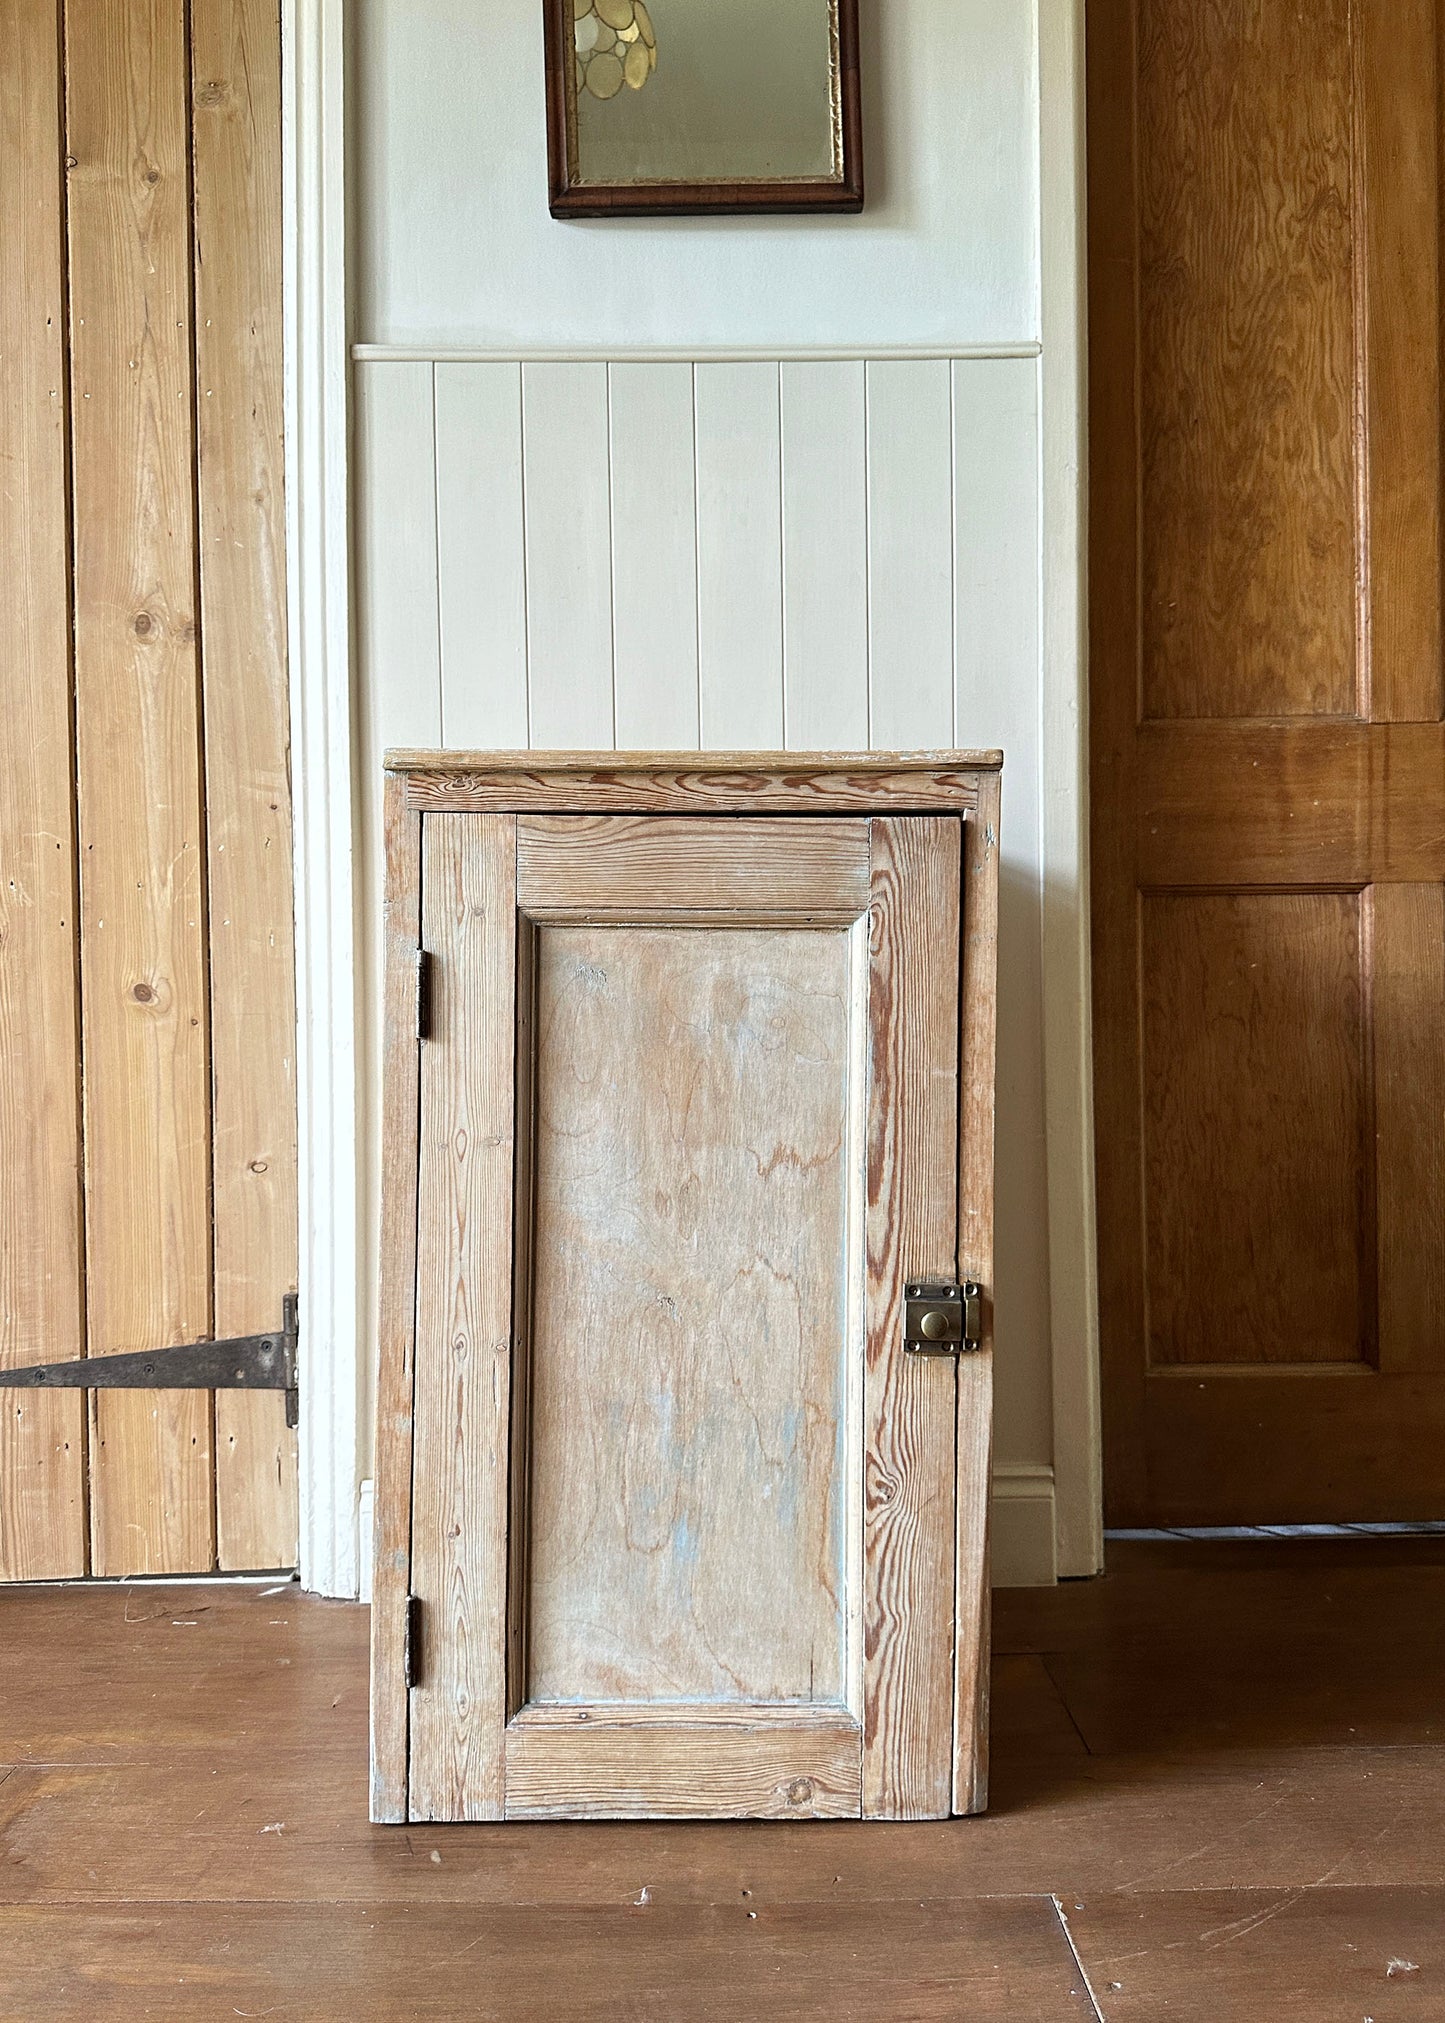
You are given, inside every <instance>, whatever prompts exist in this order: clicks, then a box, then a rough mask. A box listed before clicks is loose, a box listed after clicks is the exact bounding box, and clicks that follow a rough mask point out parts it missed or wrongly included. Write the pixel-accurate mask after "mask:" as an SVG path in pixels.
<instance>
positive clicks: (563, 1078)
mask: <svg viewBox="0 0 1445 2023" xmlns="http://www.w3.org/2000/svg"><path fill="white" fill-rule="evenodd" d="M532 959H533V961H534V963H535V965H536V968H535V975H536V984H535V991H536V999H535V1001H536V1035H537V1037H536V1049H537V1051H536V1080H537V1091H538V1093H537V1101H536V1110H535V1119H534V1126H533V1133H534V1137H533V1142H534V1148H535V1150H534V1165H533V1172H534V1177H533V1206H532V1232H531V1246H530V1247H531V1254H532V1259H533V1269H532V1306H531V1348H532V1356H531V1413H530V1418H529V1439H528V1450H529V1464H530V1470H531V1475H532V1483H533V1487H532V1497H531V1510H530V1525H529V1534H528V1540H527V1545H526V1566H527V1593H528V1598H529V1601H530V1611H529V1616H528V1622H527V1652H528V1661H527V1697H528V1700H529V1701H530V1702H532V1703H548V1702H550V1703H565V1702H569V1701H587V1700H607V1701H616V1702H629V1701H634V1702H643V1703H648V1702H651V1703H657V1702H661V1701H687V1700H697V1701H708V1700H713V1701H728V1700H736V1701H743V1702H751V1703H762V1702H769V1703H777V1704H781V1703H805V1702H809V1701H825V1702H833V1703H835V1704H841V1703H842V1700H843V1697H844V1692H845V1687H846V1679H845V1676H844V1666H845V1662H846V1636H845V1628H846V1625H845V1622H844V1618H843V1615H842V1607H843V1603H844V1601H845V1599H846V1596H847V1593H848V1587H849V1578H848V1575H849V1569H848V1565H847V1553H846V1542H847V1524H846V1511H845V1508H844V1503H843V1498H842V1490H843V1484H844V1481H845V1480H846V1474H847V1468H848V1463H849V1459H850V1454H849V1450H850V1448H851V1447H852V1445H853V1444H854V1443H855V1442H856V1439H857V1428H856V1425H855V1424H850V1420H856V1416H857V1414H856V1411H851V1410H850V1401H849V1395H848V1394H849V1389H850V1385H849V1365H850V1363H852V1362H855V1361H856V1358H855V1357H853V1356H851V1355H850V1353H849V1349H850V1310H851V1312H852V1313H853V1314H854V1315H856V1314H857V1313H858V1312H859V1311H860V1310H861V1293H862V1286H861V1265H862V1257H861V1251H860V1247H859V1245H858V1244H857V1242H856V1240H853V1241H851V1242H850V1231H849V1215H850V1210H854V1211H855V1212H856V1205H855V1204H854V1203H853V1201H852V1198H851V1196H852V1189H851V1187H850V1176H851V1174H852V1173H853V1171H854V1170H855V1169H856V1167H857V1166H858V1163H859V1156H860V1149H861V1148H860V1146H859V1144H858V1142H857V1141H858V1137H859V1132H860V1130H861V1126H862V1122H863V1118H862V1114H861V1112H862V1094H863V1091H862V1088H861V1087H860V1086H858V1083H859V1081H860V1079H861V1073H857V1074H855V1072H854V1065H855V1063H854V1058H853V1056H854V1053H855V1051H856V1050H853V1049H851V1048H850V1031H849V1027H850V1024H851V1022H852V1021H851V1018H850V1013H851V1011H852V1007H853V1004H854V1000H855V997H856V985H855V982H854V975H855V972H858V971H859V969H860V963H859V955H858V936H857V935H856V934H855V933H851V932H849V931H848V930H845V929H842V928H834V929H832V930H831V931H829V932H825V933H821V934H820V933H816V932H811V931H809V930H808V929H806V928H800V929H796V930H792V931H788V930H777V929H771V930H770V929H766V928H730V927H728V928H710V927H699V928H696V929H694V930H693V931H692V932H690V933H687V934H679V933H678V932H677V930H676V929H675V928H671V927H666V926H660V925H659V926H655V927H639V928H627V927H621V926H618V927H580V926H579V927H564V926H555V927H554V926H546V927H540V928H538V929H537V931H536V933H535V935H534V936H533V937H532ZM864 959H865V960H866V952H865V958H864ZM856 1065H857V1069H858V1070H859V1071H861V1068H862V1062H861V1059H859V1060H858V1061H857V1064H856ZM840 1125H841V1128H840ZM850 1256H851V1257H852V1258H853V1259H854V1269H853V1270H852V1272H851V1273H848V1272H840V1270H839V1268H838V1267H839V1259H840V1258H848V1257H850ZM760 1342H766V1343H768V1344H769V1353H768V1354H767V1355H766V1356H759V1355H758V1353H757V1347H758V1344H759V1343H760ZM714 1363H718V1364H719V1365H720V1367H719V1368H718V1369H717V1371H716V1373H714V1369H713V1365H714ZM720 1380H721V1381H720ZM619 1486H620V1487H619ZM604 1601H605V1609H602V1608H600V1607H599V1604H600V1603H602V1602H604Z"/></svg>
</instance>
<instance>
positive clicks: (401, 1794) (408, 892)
mask: <svg viewBox="0 0 1445 2023" xmlns="http://www.w3.org/2000/svg"><path fill="white" fill-rule="evenodd" d="M385 814H386V898H385V905H384V909H383V916H382V960H383V974H382V1035H383V1058H382V1090H381V1153H382V1170H381V1243H380V1259H381V1287H380V1299H379V1302H378V1312H377V1323H378V1325H377V1334H378V1344H379V1353H378V1362H377V1382H376V1448H375V1456H374V1460H373V1466H374V1468H375V1482H376V1540H375V1549H374V1552H373V1555H372V1597H371V1816H372V1818H373V1819H375V1820H383V1821H391V1822H397V1821H401V1820H404V1819H405V1818H406V1816H407V1784H408V1767H407V1754H408V1748H409V1734H408V1714H409V1706H408V1695H407V1689H406V1678H405V1665H406V1642H407V1629H408V1625H407V1614H408V1611H407V1597H408V1596H409V1594H410V1592H411V1529H412V1450H413V1428H414V1413H415V1402H416V1401H415V1387H416V1259H417V1249H416V1245H417V1163H418V1156H419V1133H420V1120H421V1063H420V1060H419V1057H418V1041H417V1037H416V963H417V951H418V950H419V948H420V947H421V897H422V863H421V824H422V818H421V816H420V815H418V814H416V813H414V812H413V811H412V810H411V809H409V808H408V807H406V805H405V796H404V794H403V791H402V783H401V781H400V780H399V779H397V778H396V777H395V776H392V777H389V778H388V780H387V782H386V810H385Z"/></svg>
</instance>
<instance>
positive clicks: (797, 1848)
mask: <svg viewBox="0 0 1445 2023" xmlns="http://www.w3.org/2000/svg"><path fill="white" fill-rule="evenodd" d="M1442 1603H1445V1541H1441V1540H1430V1541H1419V1540H1385V1541H1381V1540H1378V1539H1361V1540H1348V1541H1320V1542H1317V1543H1316V1542H1297V1541H1291V1542H1288V1543H1283V1542H1282V1543H1272V1542H1265V1543H1252V1544H1250V1543H1243V1544H1242V1543H1227V1544H1213V1543H1211V1544H1203V1543H1195V1542H1190V1543H1185V1542H1163V1543H1158V1542H1152V1541H1151V1542H1147V1543H1145V1542H1138V1543H1129V1544H1121V1545H1118V1546H1116V1547H1114V1548H1113V1550H1112V1552H1111V1559H1110V1572H1109V1574H1108V1575H1107V1576H1106V1577H1105V1578H1104V1579H1103V1580H1101V1581H1098V1582H1092V1583H1080V1584H1074V1585H1071V1586H1068V1587H1065V1588H1061V1589H1058V1590H1053V1591H1047V1592H1042V1591H1040V1592H1029V1593H1022V1592H1020V1593H1011V1594H1005V1595H1002V1596H1000V1597H999V1598H998V1609H997V1616H998V1643H999V1648H1000V1655H999V1657H998V1660H997V1664H996V1669H995V1681H994V1737H995V1773H994V1800H995V1802H994V1807H993V1809H992V1810H991V1812H990V1813H989V1815H988V1816H987V1817H986V1818H984V1819H981V1820H971V1821H958V1822H953V1823H950V1824H946V1825H942V1826H931V1825H921V1826H897V1825H894V1826H879V1827H866V1826H853V1825H818V1826H803V1825H800V1826H794V1827H788V1826H687V1825H668V1826H659V1827H637V1826H586V1827H570V1826H542V1827H524V1826H510V1827H454V1828H444V1829H438V1828H423V1829H412V1830H410V1831H405V1830H402V1829H397V1828H375V1827H371V1826H369V1825H368V1824H367V1821H366V1816H365V1809H366V1765H365V1747H366V1742H365V1703H366V1674H365V1664H366V1656H365V1628H366V1625H365V1616H364V1612H363V1611H362V1610H360V1609H358V1608H355V1607H348V1606H345V1605H341V1604H337V1603H326V1602H320V1601H316V1600H314V1599H309V1598H305V1597H302V1596H300V1595H299V1594H298V1592H297V1590H296V1589H295V1588H294V1587H288V1588H284V1589H281V1590H280V1591H275V1590H272V1591H269V1592H268V1591H265V1590H263V1589H260V1588H257V1587H254V1586H252V1587H232V1586H212V1587H197V1588H180V1587H162V1586H143V1585H137V1586H133V1587H130V1588H128V1589H120V1588H103V1587H93V1588H89V1589H60V1588H48V1589H29V1590H24V1589H11V1590H5V1591H0V2019H9V2018H12V2017H15V2018H19V2017H25V2018H27V2019H28V2018H30V2017H33V2016H39V2015H44V2016H46V2017H52V2016H53V2017H56V2018H65V2017H68V2016H71V2015H75V2016H80V2015H85V2016H87V2017H90V2016H94V2017H96V2018H111V2017H116V2018H127V2019H128V2018H130V2017H137V2018H139V2017H141V2016H146V2015H149V2016H156V2017H167V2016H177V2017H180V2016H185V2017H204V2016H211V2015H215V2016H219V2017H222V2018H227V2017H230V2016H231V2015H233V2014H234V2013H235V2012H236V2011H237V2010H240V2011H242V2012H252V2013H261V2012H266V2011H269V2013H270V2014H272V2015H273V2016H275V2017H303V2016H304V2017H313V2016H314V2017H318V2018H320V2017H331V2018H334V2017H338V2016H343V2015H344V2016H347V2017H357V2018H367V2017H371V2016H378V2017H381V2016H386V2017H393V2016H395V2017H406V2016H412V2015H415V2016H433V2015H435V2016H443V2015H456V2014H467V2015H473V2014H474V2015H477V2016H487V2017H490V2016H497V2017H503V2018H506V2019H509V2023H510V2019H512V2018H518V2019H521V2018H530V2017H532V2016H536V2017H539V2018H541V2017H548V2016H557V2017H562V2018H568V2017H578V2018H586V2017H591V2016H593V2015H596V2016H599V2017H600V2016H602V2015H604V2014H607V2015H624V2016H627V2017H629V2018H637V2019H642V2023H650V2019H651V2018H653V2017H657V2018H659V2019H662V2018H666V2019H667V2023H690V2019H694V2018H696V2019H708V2018H713V2017H718V2018H724V2017H726V2018H728V2019H730V2023H735V2019H746V2018H750V2017H753V2016H757V2017H763V2016H767V2017H770V2018H772V2017H788V2018H791V2017H799V2018H809V2017H813V2016H817V2017H819V2018H821V2017H825V2016H827V2017H835V2018H850V2017H854V2016H857V2017H860V2018H862V2017H868V2018H870V2019H873V2018H877V2019H886V2023H891V2019H894V2018H896V2019H899V2023H904V2019H912V2018H932V2017H935V2016H937V2017H940V2018H942V2017H948V2018H950V2019H952V2018H955V2017H957V2016H968V2017H977V2018H982V2019H987V2018H991V2017H994V2016H999V2017H1004V2016H1007V2017H1010V2018H1027V2019H1038V2023H1051V2019H1052V2018H1053V2017H1055V2016H1059V2017H1076V2016H1083V2017H1084V2018H1086V2019H1087V2018H1088V2017H1089V2016H1090V2015H1091V2014H1097V2015H1099V2016H1102V2017H1103V2019H1104V2023H1134V2019H1144V2018H1148V2019H1150V2023H1152V2019H1154V2018H1155V2017H1169V2018H1185V2019H1190V2023H1192V2019H1194V2018H1198V2019H1200V2023H1204V2019H1210V2023H1215V2019H1218V2023H1232V2019H1233V2018H1234V2017H1236V2016H1238V2017H1240V2018H1244V2017H1249V2018H1251V2019H1252V2018H1254V2017H1256V2016H1268V2017H1269V2019H1270V2023H1294V2019H1295V2018H1298V2019H1300V2023H1304V2019H1306V2018H1307V2019H1309V2023H1333V2019H1334V2017H1335V2016H1336V2015H1338V2016H1339V2017H1341V2018H1350V2019H1352V2023H1359V2019H1361V2018H1363V2017H1365V2016H1373V2017H1375V2018H1376V2023H1384V2019H1386V2018H1391V2019H1393V2018H1395V2017H1418V2018H1420V2019H1421V2023H1438V2019H1441V2018H1445V1963H1442V1960H1441V1956H1440V1946H1439V1944H1438V1943H1437V1942H1436V1940H1435V1939H1434V1938H1433V1936H1432V1934H1433V1933H1435V1932H1440V1933H1442V1934H1445V1746H1442V1741H1441V1723H1440V1712H1441V1707H1442V1704H1445V1692H1442V1688H1445V1639H1442V1638H1441V1637H1440V1635H1439V1631H1438V1625H1439V1623H1440V1621H1441V1620H1442V1606H1441V1605H1442ZM1386 1653H1388V1662H1386V1659H1385V1656H1384V1654H1386ZM1056 1897H1057V1898H1058V1899H1059V1903H1060V1906H1061V1909H1062V1913H1063V1916H1064V1917H1065V1918H1066V1919H1067V1920H1068V1926H1069V1930H1070V1931H1071V1932H1072V1936H1073V1942H1074V1945H1075V1946H1076V1947H1077V1949H1078V1953H1079V1956H1080V1957H1081V1959H1082V1961H1083V1964H1084V1966H1085V1968H1086V1969H1087V1970H1088V1973H1089V1975H1090V1978H1091V1979H1092V1981H1093V1984H1094V1990H1095V2001H1096V2003H1097V2009H1096V2010H1095V2009H1091V2007H1090V2006H1089V2003H1088V1998H1087V1996H1086V1994H1085V1993H1084V1988H1083V1980H1082V1976H1081V1975H1080V1973H1079V1971H1078V1968H1077V1965H1076V1962H1075V1957H1074V1952H1073V1950H1072V1949H1071V1947H1070V1943H1069V1937H1068V1935H1067V1934H1066V1932H1065V1929H1064V1926H1063V1924H1062V1923H1061V1922H1060V1916H1059V1912H1058V1911H1056V1909H1055V1905H1054V1901H1053V1900H1054V1898H1056ZM750 1912H751V1913H754V1915H752V1916H750V1915H749V1913H750ZM1352 1948H1353V1950H1351V1949H1352ZM1391 1961H1394V1962H1395V1968H1394V1971H1393V1972H1392V1973H1391V1972H1387V1969H1388V1967H1389V1964H1390V1962H1391ZM1402 1963H1403V1964H1402ZM1115 1981H1117V1982H1118V1983H1119V1984H1120V1985H1119V1986H1118V1987H1111V1986H1110V1983H1111V1982H1115ZM564 1998H565V1999H564ZM368 2004H370V2005H371V2006H369V2007H368V2006H367V2005H368ZM559 2004H560V2006H559ZM1311 2004H1313V2006H1311ZM488 2005H490V2006H488ZM1231 2005H1232V2006H1231ZM1291 2005H1293V2006H1291ZM1342 2005H1343V2006H1342ZM1351 2005H1353V2006H1351ZM1392 2005H1393V2006H1392Z"/></svg>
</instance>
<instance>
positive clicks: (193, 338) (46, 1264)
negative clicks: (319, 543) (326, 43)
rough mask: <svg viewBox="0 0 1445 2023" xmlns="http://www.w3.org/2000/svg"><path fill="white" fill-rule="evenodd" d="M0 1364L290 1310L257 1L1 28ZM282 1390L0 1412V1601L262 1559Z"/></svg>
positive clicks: (276, 472)
mask: <svg viewBox="0 0 1445 2023" xmlns="http://www.w3.org/2000/svg"><path fill="white" fill-rule="evenodd" d="M0 188H3V189H4V190H5V191H6V192H7V195H8V194H9V193H11V192H13V193H14V198H15V201H14V202H13V204H11V205H9V206H8V207H7V208H8V211H9V212H10V214H11V216H10V231H11V237H10V241H9V246H10V254H11V257H10V258H8V259H7V260H6V261H5V262H4V263H3V265H0V408H3V413H4V416H5V428H6V453H5V457H4V468H5V473H6V476H5V480H4V482H3V484H0V562H3V568H0V600H3V607H4V620H5V624H4V630H5V636H6V639H7V642H8V647H9V650H8V653H7V658H6V663H5V672H6V675H7V676H8V677H9V678H8V680H7V683H6V704H7V707H6V709H5V710H4V711H3V712H0V773H3V777H4V791H3V793H0V1088H3V1093H0V1367H4V1368H6V1369H18V1370H28V1369H30V1368H32V1367H33V1366H34V1365H36V1364H41V1363H62V1362H64V1363H69V1362H73V1361H78V1360H80V1359H81V1358H82V1357H86V1358H93V1359H94V1360H95V1363H96V1366H97V1369H99V1366H100V1362H101V1359H102V1358H104V1357H107V1356H110V1355H114V1354H123V1353H128V1352H137V1351H147V1350H153V1349H163V1348H171V1347H177V1346H181V1345H184V1344H186V1343H189V1342H193V1341H197V1340H201V1339H204V1338H210V1337H216V1336H219V1337H222V1338H229V1337H232V1336H243V1335H249V1334H255V1333H260V1332H263V1331H267V1330H271V1329H274V1328H275V1327H277V1326H278V1324H279V1323H280V1321H281V1316H282V1302H283V1299H284V1296H285V1295H286V1294H287V1293H288V1292H292V1291H294V1290H295V1287H296V1270H297V1230H296V1082H295V1059H296V1021H295V995H294V980H293V974H292V971H293V955H292V948H293V933H292V891H291V815H290V779H289V765H290V757H289V750H288V743H289V725H288V701H287V667H286V645H285V639H286V613H285V555H284V548H285V538H284V537H285V515H284V504H283V498H282V465H283V455H282V450H283V444H282V402H281V390H282V373H281V363H282V360H281V40H280V21H279V17H278V14H277V11H276V8H275V6H274V4H272V0H186V4H181V0H144V4H142V0H136V4H134V5H125V6H106V5H102V4H99V0H0ZM296 1556H297V1465H296V1443H295V1435H294V1433H293V1432H292V1430H291V1429H290V1428H289V1427H288V1426H287V1423H286V1410H285V1403H284V1399H283V1398H282V1396H281V1395H280V1393H279V1392H270V1393H268V1392H262V1391H244V1392H243V1391H225V1392H221V1393H219V1394H218V1393H212V1392H208V1391H205V1390H197V1389H185V1388H174V1389H166V1390H135V1389H127V1388H119V1387H109V1388H107V1387H105V1386H102V1387H101V1388H99V1389H90V1390H89V1391H88V1392H87V1391H86V1390H82V1389H78V1388H77V1389H70V1388H66V1389H63V1390H50V1391H42V1390H36V1389H34V1388H31V1387H28V1386H19V1385H17V1386H16V1387H14V1388H10V1387H7V1388H5V1389H4V1390H3V1391H0V1581H27V1580H53V1579H71V1578H77V1577H82V1576H85V1575H87V1574H89V1575H94V1576H97V1577H128V1576H130V1575H133V1574H179V1573H210V1572H212V1571H214V1570H217V1569H219V1570H222V1571H240V1570H246V1569H269V1568H279V1567H287V1566H292V1565H294V1564H295V1561H296Z"/></svg>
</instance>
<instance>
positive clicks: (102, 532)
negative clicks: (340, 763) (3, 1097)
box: [65, 0, 215, 1575]
mask: <svg viewBox="0 0 1445 2023" xmlns="http://www.w3.org/2000/svg"><path fill="white" fill-rule="evenodd" d="M65 50H66V92H67V137H66V145H67V148H68V151H69V154H70V156H71V157H72V159H73V160H74V162H75V167H74V168H73V170H72V171H71V174H70V180H69V237H70V333H71V358H72V381H73V386H72V410H71V412H72V427H73V456H74V487H75V497H76V499H77V501H79V502H80V506H81V510H79V511H78V512H77V515H76V520H75V540H74V573H75V590H74V596H75V720H76V743H77V762H76V763H77V791H78V798H79V834H80V865H81V880H80V891H81V972H82V994H83V1003H84V1008H85V1009H84V1022H85V1080H84V1087H85V1167H86V1263H87V1272H86V1284H87V1299H88V1308H89V1342H90V1353H91V1354H92V1355H106V1354H109V1353H111V1352H113V1351H117V1350H126V1349H147V1348H158V1347H162V1346H164V1345H166V1344H168V1343H173V1342H185V1341H192V1340H195V1339H197V1338H199V1337H201V1336H204V1335H207V1334H209V1333H210V1332H211V1321H212V1313H211V1233H210V1206H211V1204H210V1186H211V1174H210V1164H211V1161H210V1121H211V1119H210V1086H209V1084H210V1063H209V1050H208V1023H209V998H208V991H207V978H206V891H205V850H204V840H203V818H202V789H201V779H200V752H201V722H200V697H199V680H198V675H199V669H198V661H197V644H196V630H197V610H196V541H195V514H194V497H193V488H194V482H195V479H194V471H195V464H194V437H193V430H192V407H193V401H194V378H193V369H192V356H191V342H190V331H191V236H190V165H189V116H188V104H187V83H188V52H187V37H186V15H185V9H184V7H183V6H182V5H181V4H180V0H137V4H135V5H133V6H126V7H109V6H104V5H100V4H97V0H69V4H68V5H67V7H66V15H65ZM212 1440H213V1427H212V1411H211V1400H210V1398H209V1396H207V1395H206V1394H205V1393H195V1392H184V1391H166V1392H124V1391H121V1392H110V1393H103V1392H102V1393H95V1394H92V1397H91V1446H90V1459H91V1486H92V1509H91V1553H92V1568H93V1570H94V1571H95V1572H96V1573H98V1574H107V1575H114V1574H122V1573H175V1572H182V1571H185V1570H195V1569H200V1568H208V1567H210V1566H211V1565H212V1563H213V1560H214V1554H215V1530H214V1511H213V1508H212Z"/></svg>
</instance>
